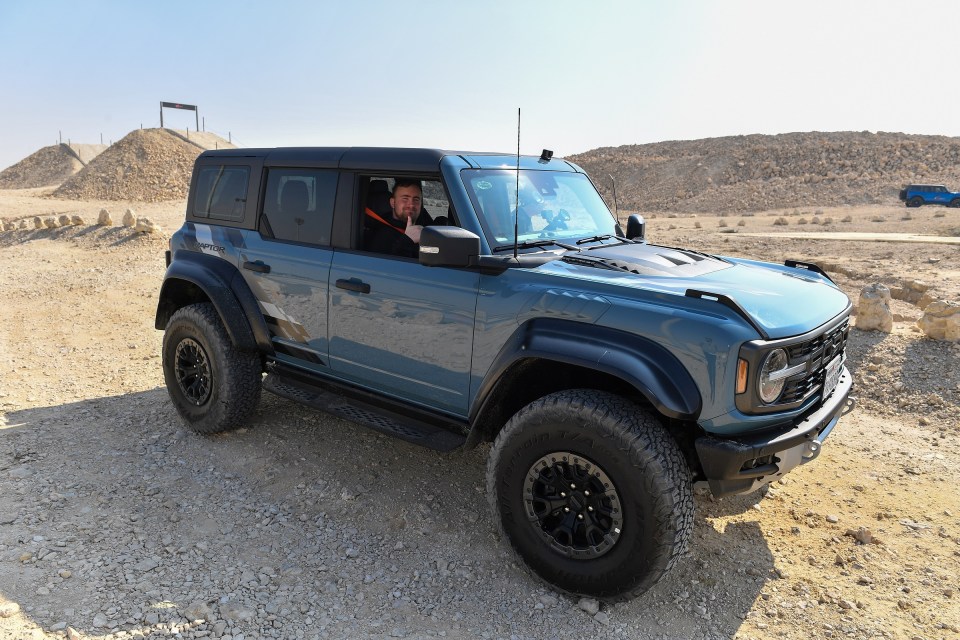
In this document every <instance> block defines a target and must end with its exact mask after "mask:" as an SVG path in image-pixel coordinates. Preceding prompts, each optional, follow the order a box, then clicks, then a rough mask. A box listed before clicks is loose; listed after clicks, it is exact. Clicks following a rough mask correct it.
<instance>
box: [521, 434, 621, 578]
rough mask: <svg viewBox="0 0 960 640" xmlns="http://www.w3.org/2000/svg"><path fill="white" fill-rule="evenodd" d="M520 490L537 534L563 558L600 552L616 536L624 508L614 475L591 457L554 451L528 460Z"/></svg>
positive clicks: (619, 529) (609, 545)
mask: <svg viewBox="0 0 960 640" xmlns="http://www.w3.org/2000/svg"><path fill="white" fill-rule="evenodd" d="M523 493H524V496H525V502H526V511H527V518H528V520H529V522H530V525H531V526H532V527H534V529H536V531H537V533H538V535H540V537H542V538H543V540H544V541H545V542H546V543H547V544H549V545H550V546H551V547H553V548H554V549H555V550H556V551H558V552H560V553H561V554H562V555H565V556H567V557H568V558H581V559H589V558H599V557H600V556H602V555H603V554H605V553H607V552H608V551H609V550H610V549H611V548H612V547H613V546H614V545H615V544H616V543H617V540H618V539H619V538H620V532H621V531H622V530H623V511H622V507H621V505H620V495H619V494H618V493H617V488H616V487H615V486H614V484H613V481H612V480H611V479H610V478H609V477H608V476H607V474H606V473H604V471H603V469H601V468H600V467H599V466H598V465H597V464H596V463H594V462H592V461H591V460H588V459H587V458H585V457H583V456H581V455H578V454H576V453H572V452H570V451H557V452H555V453H550V454H548V455H545V456H543V457H542V458H540V459H539V460H537V461H536V462H534V463H533V465H532V466H531V467H530V470H529V471H528V472H527V475H526V481H525V482H524V487H523Z"/></svg>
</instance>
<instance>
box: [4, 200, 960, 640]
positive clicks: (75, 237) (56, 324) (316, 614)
mask: <svg viewBox="0 0 960 640" xmlns="http://www.w3.org/2000/svg"><path fill="white" fill-rule="evenodd" d="M43 193H45V190H42V189H41V190H18V191H0V218H3V219H5V220H10V221H12V220H17V221H19V220H20V219H32V218H33V216H41V217H45V216H50V215H59V214H61V213H68V214H78V215H81V216H82V217H83V218H84V220H85V221H86V224H84V225H80V226H73V227H68V228H64V229H47V230H33V229H32V228H31V229H29V230H16V231H8V232H2V233H0V300H2V308H3V310H4V313H3V320H2V322H0V638H10V639H14V638H16V639H20V638H52V637H70V638H136V637H183V638H220V639H230V640H239V639H241V638H243V639H244V640H250V639H252V638H314V637H319V638H327V637H330V638H344V637H375V638H376V637H412V638H419V637H448V638H449V637H453V638H538V639H539V638H554V637H555V638H560V637H588V636H598V637H616V638H709V639H714V638H742V639H747V638H757V639H772V638H797V639H799V638H896V639H904V640H912V639H914V638H921V639H925V640H932V639H948V638H953V639H955V638H960V591H958V589H960V584H958V581H957V576H958V575H960V497H958V494H957V490H956V486H957V480H956V478H957V475H958V472H960V456H958V454H960V439H958V437H960V366H958V365H960V345H956V344H950V343H945V342H938V341H934V340H930V339H926V338H924V337H923V335H922V334H921V333H920V332H919V330H918V329H917V328H916V320H917V319H918V318H919V317H920V315H921V313H922V312H921V311H920V309H919V308H917V307H916V305H914V304H912V303H911V302H909V301H906V300H894V301H893V311H894V313H895V318H896V322H895V325H894V330H893V332H892V333H890V334H884V333H876V332H863V331H859V330H853V331H852V339H851V346H850V353H849V354H848V355H849V362H850V366H851V368H852V370H853V371H854V373H855V376H856V380H857V387H856V390H855V395H857V397H858V400H859V404H858V408H857V409H856V410H855V411H854V412H853V413H852V414H850V415H849V416H847V417H846V418H845V419H844V420H843V421H842V422H841V425H840V427H839V428H838V429H837V430H836V431H835V432H834V434H833V435H832V436H831V437H830V438H829V439H828V441H827V446H826V447H825V449H824V453H823V454H822V455H821V456H820V458H819V459H818V460H817V461H816V462H815V463H814V464H811V465H807V466H805V467H802V468H800V469H798V470H796V471H795V472H793V473H792V474H790V475H789V476H788V477H787V478H786V479H785V480H784V481H783V482H782V483H778V484H776V485H775V486H773V487H772V488H771V490H770V491H769V493H768V494H767V495H766V496H764V497H761V496H760V495H751V496H743V497H737V498H734V499H726V500H723V501H714V500H712V499H711V498H710V497H709V496H707V495H704V494H701V495H699V496H698V499H697V510H698V511H697V519H696V524H695V534H694V541H693V545H692V548H691V551H690V553H689V555H688V556H687V557H686V558H685V559H684V560H683V561H682V562H681V564H680V566H678V567H677V568H676V569H675V570H674V571H673V572H672V573H671V574H670V575H669V576H668V577H667V578H666V579H665V580H663V581H662V582H661V583H660V584H659V585H657V586H656V587H655V588H654V589H653V590H652V591H650V592H649V593H648V594H646V595H645V596H643V597H641V598H639V599H637V600H634V601H631V602H629V603H625V604H617V605H608V604H606V603H596V602H593V601H580V600H577V599H575V598H570V597H567V596H564V595H561V594H557V593H555V592H553V591H551V590H550V589H549V588H548V587H545V586H544V585H542V584H541V583H539V582H537V581H535V580H533V579H531V578H530V577H529V576H528V575H527V574H526V573H524V572H523V571H522V570H521V569H519V568H518V567H516V566H513V565H511V564H510V560H509V558H510V556H509V554H508V553H507V552H506V550H505V548H504V545H503V543H502V542H501V541H499V540H497V539H496V537H495V535H494V527H493V526H492V523H491V522H490V519H489V516H488V513H487V510H486V502H485V498H484V495H483V491H482V490H483V474H484V464H485V458H486V452H487V448H486V447H480V448H479V449H477V450H473V451H467V452H456V453H453V454H448V455H443V454H439V453H436V452H433V451H428V450H424V449H420V448H417V447H414V446H412V445H408V444H406V443H403V442H397V441H393V440H390V439H388V438H386V437H384V436H381V435H379V434H376V433H374V432H371V431H368V430H365V429H363V428H361V427H358V426H356V425H353V424H351V423H348V422H344V421H341V420H339V419H335V418H332V417H330V416H326V415H323V414H317V413H314V412H311V411H309V410H307V409H303V408H300V407H295V406H290V405H289V404H288V403H285V402H282V401H280V400H279V399H276V398H273V397H271V396H269V395H266V396H265V397H264V400H263V402H262V404H261V406H260V409H259V410H258V412H257V414H256V416H255V419H254V421H253V422H254V423H253V425H252V427H251V428H249V429H244V430H241V431H239V432H235V433H231V434H226V435H221V436H216V437H201V436H198V435H195V434H193V433H191V432H189V431H186V430H185V429H184V428H183V426H182V425H181V424H180V423H179V421H178V420H177V418H176V414H175V412H174V411H173V409H172V407H171V406H170V404H169V403H168V401H167V396H166V392H165V390H164V388H163V379H162V373H161V370H160V358H159V351H160V342H161V333H160V332H158V331H156V330H155V329H154V328H153V317H154V311H155V300H156V295H157V293H158V290H159V286H160V283H161V281H162V278H163V272H164V263H163V251H164V249H165V235H166V234H169V232H170V230H172V229H175V228H176V227H177V226H179V224H180V221H181V219H182V215H183V209H184V204H183V202H165V203H156V204H148V205H143V204H136V203H117V202H73V201H58V200H51V199H49V198H45V197H43ZM103 207H106V208H107V209H108V210H109V211H110V212H111V214H112V215H113V218H114V221H115V222H114V224H115V225H118V224H119V219H120V217H121V216H122V214H123V212H124V210H125V209H126V208H127V207H132V208H134V209H135V210H136V214H137V215H138V216H146V217H149V218H150V219H152V220H153V221H154V222H156V223H158V224H160V225H161V227H162V228H163V230H164V233H162V234H160V235H146V234H135V233H133V232H132V231H131V230H130V229H126V228H123V227H120V226H112V227H97V226H94V225H93V223H94V222H95V221H96V218H97V214H98V212H99V211H100V209H101V208H103ZM645 215H646V218H647V223H648V237H649V238H650V239H651V241H653V242H656V243H659V244H666V245H671V246H689V247H692V248H696V249H699V250H702V251H709V252H715V253H722V254H727V255H739V256H750V257H757V258H761V259H769V260H775V261H782V260H783V259H784V258H796V259H804V260H810V261H814V262H820V263H821V264H823V265H825V266H826V267H827V270H828V272H830V273H831V275H832V276H833V277H834V278H835V279H836V280H837V282H838V284H839V285H840V286H841V287H842V288H843V289H844V290H845V291H846V292H847V294H848V295H850V296H851V298H852V299H853V300H854V302H856V300H857V296H858V293H859V291H860V289H861V288H862V287H863V286H864V285H866V284H869V283H872V282H883V283H885V284H887V285H888V286H891V287H892V288H894V289H903V288H904V287H907V286H908V283H909V282H911V281H922V282H923V283H925V284H926V286H929V287H930V289H929V293H930V295H933V296H935V297H938V298H940V299H947V300H953V301H958V300H960V247H958V246H957V245H955V244H944V243H942V242H941V243H936V242H900V241H898V242H880V241H875V240H869V241H868V240H855V241H852V240H837V239H825V238H826V237H827V236H823V235H822V234H824V232H846V233H849V232H856V233H873V234H890V233H907V234H921V235H931V236H937V237H940V238H951V237H952V238H953V239H956V238H957V236H958V235H960V232H958V231H957V230H958V229H960V217H958V216H960V214H958V213H957V211H956V210H952V209H944V208H934V207H924V208H921V209H917V210H908V209H905V208H903V207H902V206H894V205H893V204H891V205H890V206H870V207H845V208H836V209H824V210H815V209H799V210H794V209H791V210H788V211H770V212H763V213H758V214H755V215H747V216H740V215H729V216H727V217H723V218H721V217H713V216H705V215H698V216H694V215H685V214H669V213H664V212H648V213H646V214H645ZM778 218H783V219H785V220H786V221H787V224H786V225H782V224H780V225H776V224H774V223H775V222H776V221H777V219H778ZM814 218H816V219H817V220H816V222H814ZM847 218H849V221H844V220H845V219H847ZM827 219H830V221H829V222H827ZM801 220H802V221H804V223H801ZM741 223H742V224H741ZM731 231H734V232H733V233H731ZM798 231H803V232H812V233H815V234H821V235H819V236H818V237H816V238H785V237H781V236H777V235H776V234H777V233H789V232H798ZM751 234H758V235H751Z"/></svg>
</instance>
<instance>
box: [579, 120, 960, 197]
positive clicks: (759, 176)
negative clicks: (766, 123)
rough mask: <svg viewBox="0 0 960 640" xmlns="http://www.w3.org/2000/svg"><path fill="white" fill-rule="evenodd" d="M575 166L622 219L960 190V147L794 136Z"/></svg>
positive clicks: (904, 137) (601, 155) (713, 143)
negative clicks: (927, 189) (629, 213)
mask: <svg viewBox="0 0 960 640" xmlns="http://www.w3.org/2000/svg"><path fill="white" fill-rule="evenodd" d="M568 159H570V160H572V161H573V162H576V163H577V164H579V165H581V166H582V167H583V168H584V169H586V170H587V172H588V173H590V175H591V176H592V177H593V179H594V181H595V182H596V183H597V187H598V188H599V189H600V191H601V193H603V195H604V197H605V198H606V199H607V201H608V202H609V203H611V204H612V203H613V198H612V193H613V190H612V186H611V185H612V182H611V179H610V176H613V178H614V179H615V180H616V189H617V200H618V204H619V207H620V209H621V210H636V211H679V212H704V213H709V212H720V213H732V212H741V211H764V210H769V209H776V208H791V207H812V206H837V205H845V204H851V205H857V204H877V203H896V202H897V192H898V191H899V190H900V188H901V187H902V186H903V185H904V184H906V183H910V182H919V183H934V184H940V183H943V184H947V185H948V186H951V187H953V188H955V189H956V188H960V138H949V137H945V136H926V135H908V134H902V133H883V132H881V133H870V132H866V131H865V132H861V133H857V132H837V133H819V132H812V133H786V134H780V135H772V136H770V135H749V136H733V137H727V138H708V139H705V140H690V141H676V142H658V143H654V144H644V145H627V146H621V147H604V148H600V149H594V150H593V151H588V152H585V153H582V154H578V155H574V156H569V157H568Z"/></svg>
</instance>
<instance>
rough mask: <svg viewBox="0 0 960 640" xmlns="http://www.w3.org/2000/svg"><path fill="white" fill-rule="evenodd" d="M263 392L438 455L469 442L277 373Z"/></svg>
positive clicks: (264, 383) (272, 375)
mask: <svg viewBox="0 0 960 640" xmlns="http://www.w3.org/2000/svg"><path fill="white" fill-rule="evenodd" d="M263 388H264V389H266V390H267V391H269V392H270V393H273V394H276V395H278V396H280V397H282V398H287V399H288V400H294V401H295V402H299V403H300V404H303V405H306V406H308V407H310V408H312V409H319V410H321V411H325V412H327V413H332V414H333V415H335V416H338V417H340V418H343V419H345V420H350V421H351V422H356V423H358V424H362V425H363V426H365V427H369V428H371V429H374V430H376V431H380V432H381V433H385V434H387V435H390V436H394V437H395V438H400V439H401V440H406V441H407V442H412V443H413V444H418V445H420V446H423V447H428V448H430V449H435V450H437V451H445V452H446V451H453V450H454V449H456V448H457V447H459V446H461V445H462V444H463V443H464V442H465V441H466V437H465V436H461V435H458V434H456V433H452V432H450V431H447V430H446V429H442V428H440V427H437V426H434V425H430V424H426V423H423V422H420V421H417V420H415V419H413V418H410V417H408V416H401V415H399V414H397V413H394V412H391V411H387V410H384V409H380V408H377V407H372V406H370V405H367V404H365V403H361V402H358V401H351V400H348V399H347V398H344V397H343V396H340V395H337V394H336V393H332V392H330V391H327V390H325V389H321V388H318V387H314V386H312V385H307V384H303V383H300V382H296V381H293V380H290V379H288V378H284V377H282V376H279V375H277V374H275V373H271V374H269V375H267V377H266V378H264V380H263Z"/></svg>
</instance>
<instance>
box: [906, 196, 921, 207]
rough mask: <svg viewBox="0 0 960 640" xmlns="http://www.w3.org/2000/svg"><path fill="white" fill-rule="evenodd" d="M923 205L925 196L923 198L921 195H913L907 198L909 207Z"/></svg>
mask: <svg viewBox="0 0 960 640" xmlns="http://www.w3.org/2000/svg"><path fill="white" fill-rule="evenodd" d="M921 205H923V198H921V197H920V196H913V197H912V198H910V199H909V200H907V206H908V207H919V206H921Z"/></svg>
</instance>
